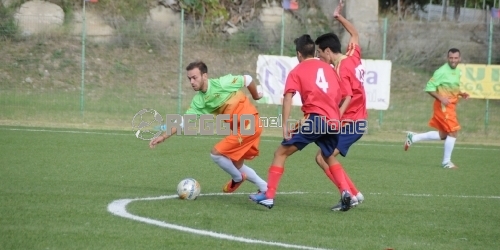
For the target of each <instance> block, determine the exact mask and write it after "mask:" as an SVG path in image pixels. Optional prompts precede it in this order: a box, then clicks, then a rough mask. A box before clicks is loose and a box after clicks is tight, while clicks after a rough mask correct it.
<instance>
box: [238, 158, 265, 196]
mask: <svg viewBox="0 0 500 250" xmlns="http://www.w3.org/2000/svg"><path fill="white" fill-rule="evenodd" d="M240 172H242V173H245V174H246V175H247V180H248V181H250V182H251V183H253V184H255V185H256V186H257V187H258V188H259V191H261V192H266V191H267V182H265V181H264V180H263V179H262V178H260V176H259V175H257V173H255V170H253V169H252V168H251V167H249V166H247V165H245V164H243V167H241V168H240Z"/></svg>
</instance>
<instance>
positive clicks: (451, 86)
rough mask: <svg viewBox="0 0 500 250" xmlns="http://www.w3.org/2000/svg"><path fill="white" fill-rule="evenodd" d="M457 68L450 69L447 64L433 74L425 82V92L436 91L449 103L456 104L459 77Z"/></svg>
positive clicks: (459, 72)
mask: <svg viewBox="0 0 500 250" xmlns="http://www.w3.org/2000/svg"><path fill="white" fill-rule="evenodd" d="M461 74H462V73H461V71H460V69H458V68H455V69H452V68H451V67H450V65H449V64H448V63H446V64H444V65H443V66H441V67H440V68H439V69H437V70H436V71H435V72H434V75H432V78H431V79H430V80H429V82H427V86H426V87H425V91H426V92H432V91H436V92H437V93H438V94H439V95H440V96H443V97H447V98H448V99H450V102H451V103H457V101H458V94H459V93H460V75H461Z"/></svg>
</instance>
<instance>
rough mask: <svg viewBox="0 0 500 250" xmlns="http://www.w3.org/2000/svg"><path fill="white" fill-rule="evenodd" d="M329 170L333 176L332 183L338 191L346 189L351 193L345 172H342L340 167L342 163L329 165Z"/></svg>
mask: <svg viewBox="0 0 500 250" xmlns="http://www.w3.org/2000/svg"><path fill="white" fill-rule="evenodd" d="M329 170H330V173H331V175H332V177H333V180H334V183H335V184H336V185H337V187H338V188H339V191H340V192H342V191H343V190H347V191H349V192H350V193H351V194H352V192H351V190H350V188H349V184H348V183H347V181H346V174H345V172H344V169H343V168H342V165H340V163H337V164H334V165H332V166H330V168H329Z"/></svg>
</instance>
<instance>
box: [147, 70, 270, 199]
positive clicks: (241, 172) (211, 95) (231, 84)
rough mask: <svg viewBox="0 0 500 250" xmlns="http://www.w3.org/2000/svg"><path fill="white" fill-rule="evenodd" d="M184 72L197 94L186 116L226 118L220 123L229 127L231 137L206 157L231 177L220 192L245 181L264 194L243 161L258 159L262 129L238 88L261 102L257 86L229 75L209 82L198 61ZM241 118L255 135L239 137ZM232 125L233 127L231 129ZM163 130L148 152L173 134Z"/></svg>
mask: <svg viewBox="0 0 500 250" xmlns="http://www.w3.org/2000/svg"><path fill="white" fill-rule="evenodd" d="M186 70H187V77H188V79H189V82H190V84H191V87H192V88H193V90H194V91H197V93H196V94H195V96H194V97H193V99H192V101H191V105H190V107H189V109H188V110H187V111H186V114H194V115H198V116H199V115H202V114H212V115H219V114H223V115H229V119H224V120H225V121H226V122H227V123H228V124H229V125H230V129H231V131H232V133H230V134H229V135H227V136H226V137H225V138H224V139H222V140H221V141H220V142H219V143H217V144H216V145H215V146H214V147H213V148H212V151H211V154H210V156H211V158H212V160H213V161H214V162H215V163H216V164H217V165H219V167H220V168H222V170H224V171H225V172H227V173H228V174H229V175H230V176H231V180H230V181H229V182H227V183H226V185H224V186H223V188H222V190H223V192H225V193H232V192H234V191H235V190H236V189H237V188H238V187H239V186H240V185H241V184H242V183H243V182H244V181H245V180H248V181H250V182H252V183H254V184H255V185H256V186H257V188H258V189H259V191H262V192H265V191H266V190H267V183H266V182H265V181H264V180H263V179H262V178H260V177H259V175H257V173H256V172H255V171H254V170H253V169H252V168H250V167H249V166H247V165H246V164H245V163H244V161H245V160H252V159H253V158H254V157H256V156H258V155H259V143H260V135H261V134H262V127H261V126H259V124H260V123H259V122H260V118H259V113H258V111H257V109H256V108H255V106H254V105H253V104H252V103H251V102H250V99H249V98H248V97H247V96H246V94H245V93H243V92H242V91H241V88H242V87H244V86H246V88H247V89H248V90H249V92H250V94H251V95H252V98H253V99H254V100H259V99H260V98H262V93H258V92H257V86H256V84H255V82H254V81H253V79H252V77H251V76H250V75H231V74H229V75H225V76H222V77H220V78H211V79H209V78H208V68H207V65H206V64H205V63H203V62H201V61H196V62H192V63H190V64H189V65H188V66H187V68H186ZM242 115H246V116H247V117H248V115H251V117H253V119H254V121H253V124H254V125H255V133H253V134H252V135H247V134H245V133H241V131H240V127H242V126H244V127H245V128H246V127H247V126H249V124H250V123H251V122H250V121H248V120H244V119H240V118H241V116H242ZM234 119H236V121H234ZM183 124H184V121H182V122H181V125H180V126H181V127H182V128H183ZM234 124H237V126H236V127H233V125H234ZM167 129H170V132H171V133H170V134H168V133H166V132H165V133H164V134H162V135H161V136H159V137H157V138H155V139H154V140H151V142H150V144H149V145H150V147H151V148H154V147H155V146H156V145H157V144H159V143H162V142H164V141H165V140H166V139H168V138H169V137H170V136H171V135H174V134H176V133H177V128H176V127H172V128H167Z"/></svg>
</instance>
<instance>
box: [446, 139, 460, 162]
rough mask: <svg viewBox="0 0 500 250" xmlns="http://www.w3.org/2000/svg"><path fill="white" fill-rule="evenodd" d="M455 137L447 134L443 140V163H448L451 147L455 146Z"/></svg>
mask: <svg viewBox="0 0 500 250" xmlns="http://www.w3.org/2000/svg"><path fill="white" fill-rule="evenodd" d="M456 140H457V138H455V137H451V136H447V137H446V140H445V141H444V156H443V164H446V163H449V162H450V161H451V152H453V147H454V146H455V141H456Z"/></svg>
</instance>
